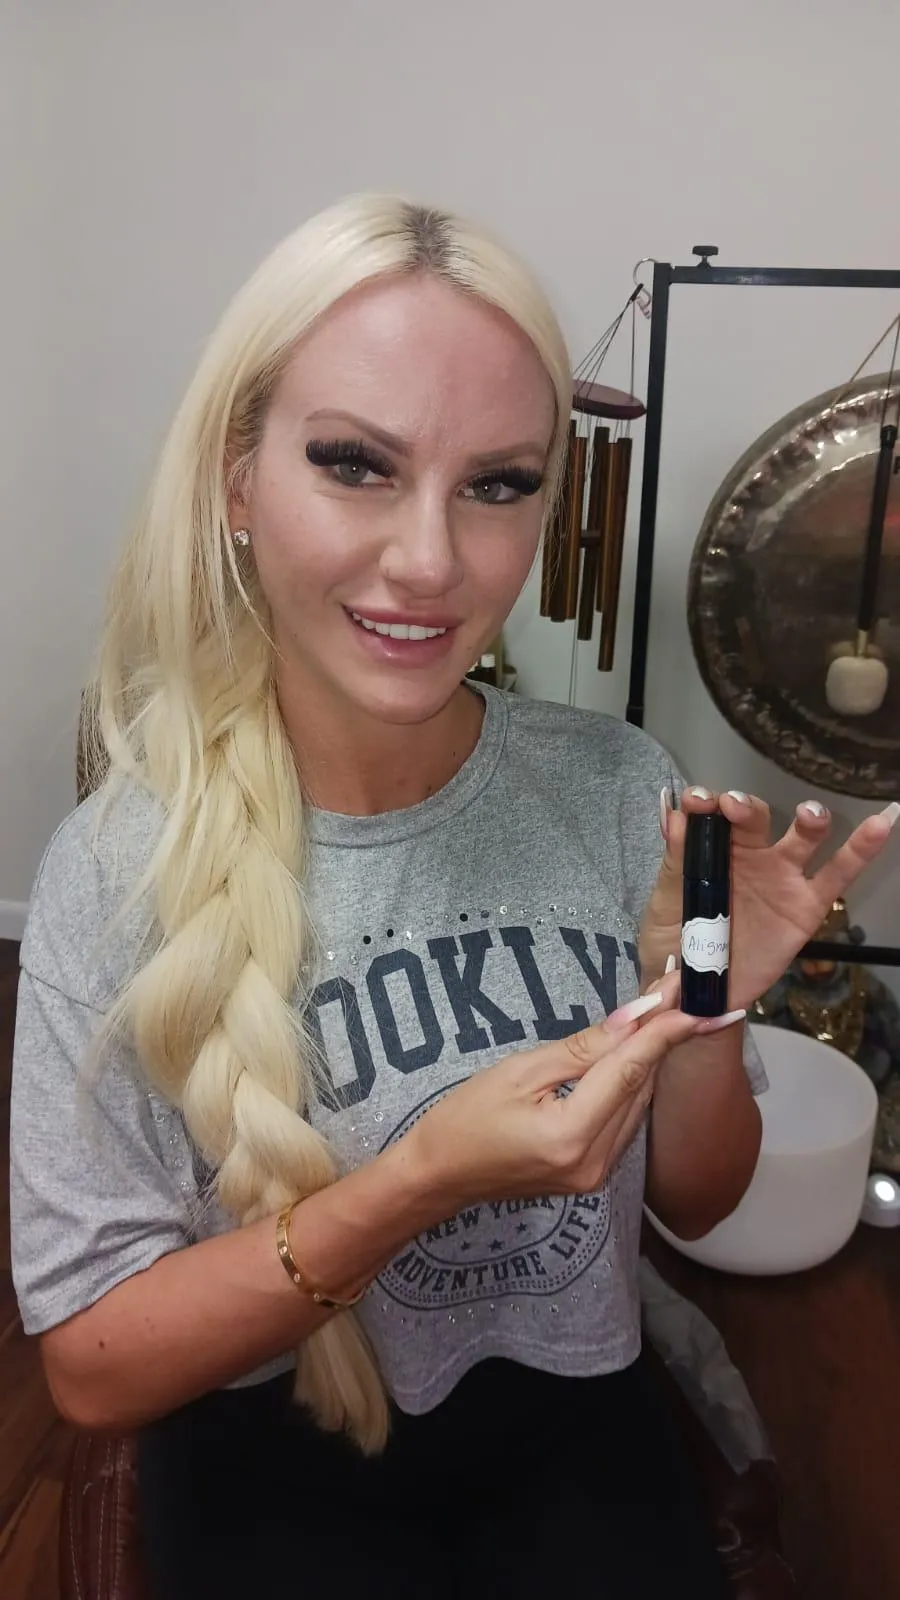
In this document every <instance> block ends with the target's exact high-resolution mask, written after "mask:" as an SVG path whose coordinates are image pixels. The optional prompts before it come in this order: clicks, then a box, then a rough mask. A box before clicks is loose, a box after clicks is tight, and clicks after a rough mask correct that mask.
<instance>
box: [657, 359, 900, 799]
mask: <svg viewBox="0 0 900 1600" xmlns="http://www.w3.org/2000/svg"><path fill="white" fill-rule="evenodd" d="M886 396H889V399H890V403H891V404H892V405H893V407H894V409H895V410H896V402H897V399H898V398H900V383H898V381H897V380H896V379H895V380H894V382H893V383H891V380H890V378H889V376H888V374H882V375H881V376H874V377H871V376H870V377H868V378H865V379H861V380H857V381H856V382H855V383H854V384H852V385H851V386H849V387H847V386H846V385H845V386H843V387H840V388H836V389H832V390H829V391H828V392H826V393H825V394H821V395H818V396H817V397H816V399H814V400H811V401H808V402H807V403H806V404H805V405H802V406H798V408H797V409H796V410H795V411H792V412H790V413H789V415H787V416H785V417H782V419H781V420H780V421H779V422H776V423H775V425H774V426H773V427H771V428H769V429H768V430H767V431H766V432H765V433H764V434H762V435H761V437H760V438H759V439H757V440H756V442H755V444H753V445H751V447H750V449H749V450H748V451H747V452H746V453H745V454H744V455H743V456H742V457H741V459H740V460H739V461H738V462H737V463H736V465H735V466H734V467H733V468H732V470H731V471H730V472H729V474H728V476H727V477H726V478H725V480H724V482H723V483H722V484H721V486H720V488H719V489H718V491H717V493H716V495H715V497H714V499H713V500H712V502H711V504H710V506H709V509H708V510H707V513H706V516H705V518H704V520H703V525H702V527H701V529H700V532H699V534H698V536H697V540H696V543H695V545H694V550H693V555H692V558H691V564H690V572H689V577H688V623H689V627H690V634H691V643H692V645H693V650H694V655H695V658H696V661H697V665H698V667H699V670H700V673H701V676H702V678H703V681H704V683H705V685H706V688H707V690H708V691H709V693H710V695H711V696H712V699H713V700H714V702H715V704H716V705H717V706H718V708H719V710H720V711H721V713H722V715H723V716H724V717H725V718H726V720H727V721H728V722H729V723H730V724H731V726H732V727H733V728H734V729H735V730H736V731H737V732H738V733H739V734H740V735H741V736H742V737H743V738H744V739H746V740H747V742H748V743H749V744H751V745H752V746H753V747H754V749H756V750H759V751H761V753H762V754H763V755H765V756H768V757H769V758H770V760H772V761H774V762H776V763H777V765H778V766H780V767H783V768H784V769H785V771H786V772H791V773H794V774H795V775H796V776H797V777H801V778H803V779H805V780H806V781H807V782H809V783H811V784H816V785H818V786H820V787H821V788H823V789H830V790H834V791H836V792H838V793H842V794H850V795H859V796H863V797H865V798H868V799H880V800H894V799H896V798H897V796H898V794H900V478H898V475H897V470H896V468H897V462H896V460H895V461H894V471H893V473H892V476H891V480H890V489H889V492H888V502H887V511H886V515H885V522H884V536H883V544H882V553H881V568H880V575H879V581H878V592H877V606H876V618H877V621H876V625H875V627H874V629H873V633H872V640H873V644H874V648H875V650H876V651H877V653H878V654H879V655H880V656H881V657H882V658H883V660H884V662H885V664H886V666H887V668H888V685H887V691H886V694H885V696H884V700H883V702H882V704H881V705H880V707H879V708H878V709H877V710H876V711H874V712H872V713H870V714H868V715H865V716H855V715H849V714H843V713H840V712H836V711H835V710H833V709H832V707H831V705H829V702H828V700H827V699H826V695H825V682H826V677H827V675H828V668H829V664H830V661H831V660H832V657H833V655H834V653H835V649H836V647H838V646H839V645H840V643H841V641H852V640H853V639H854V636H855V634H856V626H857V607H858V605H859V596H860V585H861V582H862V573H863V563H864V554H865V547H866V536H867V531H868V524H869V516H870V507H871V504H872V494H873V483H874V479H875V470H876V465H877V461H878V455H879V444H880V437H881V425H882V422H883V415H884V409H885V397H886Z"/></svg>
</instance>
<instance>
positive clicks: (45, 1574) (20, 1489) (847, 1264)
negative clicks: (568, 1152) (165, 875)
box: [0, 942, 900, 1600]
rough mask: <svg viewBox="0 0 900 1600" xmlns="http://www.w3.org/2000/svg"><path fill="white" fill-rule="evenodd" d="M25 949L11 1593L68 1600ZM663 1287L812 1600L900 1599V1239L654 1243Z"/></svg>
mask: <svg viewBox="0 0 900 1600" xmlns="http://www.w3.org/2000/svg"><path fill="white" fill-rule="evenodd" d="M17 954H18V951H17V947H16V946H15V945H11V944H4V943H2V942H0V1596H2V1600H57V1584H56V1527H57V1517H58V1510H59V1501H60V1492H61V1481H62V1476H63V1473H64V1469H65V1464H66V1460H67V1457H68V1452H69V1449H70V1448H71V1434H70V1432H69V1430H68V1429H67V1428H66V1427H65V1426H64V1425H63V1424H62V1423H61V1422H60V1421H59V1420H58V1419H57V1418H56V1416H55V1413H54V1410H53V1406H52V1403H51V1401H50V1397H49V1395H48V1393H47V1390H46V1387H45V1384H44V1381H43V1378H42V1376H41V1371H40V1365H39V1361H38V1356H37V1351H36V1349H35V1348H34V1346H33V1344H32V1343H30V1342H29V1341H27V1340H26V1339H25V1337H24V1335H23V1333H22V1328H21V1324H20V1322H19V1319H18V1315H17V1312H16V1307H15V1300H14V1297H13V1292H12V1282H11V1279H10V1271H9V1215H8V1199H7V1183H6V1172H7V1164H8V1153H9V1151H8V1137H9V1076H10V1059H11V1054H12V1031H13V1020H14V1014H15V988H16V971H17V968H16V960H17ZM648 1250H649V1253H650V1254H651V1256H652V1257H653V1259H654V1260H655V1262H656V1264H657V1266H658V1267H660V1269H661V1270H662V1271H663V1272H664V1274H665V1276H666V1277H668V1278H669V1280H670V1281H671V1282H673V1283H674V1284H675V1285H676V1287H677V1288H679V1289H681V1291H682V1292H683V1293H684V1294H687V1295H688V1296H689V1297H690V1298H691V1299H693V1300H695V1301H696V1302H697V1303H698V1304H699V1305H701V1306H702V1307H703V1309H704V1310H705V1311H706V1312H707V1314H708V1315H709V1316H710V1317H711V1318H712V1320H713V1321H714V1322H715V1323H716V1325H717V1326H718V1327H719V1328H720V1329H721V1331H722V1333H723V1335H724V1338H725V1341H726V1343H727V1345H728V1347H729V1350H730V1352H731V1354H732V1357H733V1358H734V1360H735V1362H736V1364H737V1365H738V1367H739V1368H740V1370H741V1371H742V1372H743V1374H744V1376H745V1378H746V1379H747V1382H748V1384H749V1386H750V1389H751V1391H752V1393H753V1395H754V1397H755V1399H756V1402H757V1404H758V1406H759V1408H760V1411H761V1413H762V1415H763V1417H764V1419H765V1421H766V1424H767V1427H768V1429H769V1432H770V1434H771V1436H772V1440H773V1444H774V1447H775V1452H776V1455H777V1457H778V1462H779V1466H780V1469H781V1473H782V1477H783V1480H784V1489H785V1532H786V1537H787V1542H788V1547H789V1554H790V1555H791V1557H792V1559H793V1561H794V1563H795V1566H796V1570H797V1573H798V1577H799V1578H800V1580H801V1585H802V1596H803V1600H875V1597H876V1596H877V1597H879V1600H880V1597H884V1600H889V1597H892V1596H900V1514H898V1509H897V1500H898V1486H900V1232H896V1233H895V1232H886V1233H880V1232H877V1231H875V1230H872V1229H867V1228H860V1229H858V1230H857V1233H856V1235H855V1237H854V1239H853V1240H852V1241H851V1243H850V1245H848V1247H847V1248H846V1249H845V1250H844V1251H842V1252H841V1254H840V1256H838V1257H837V1258H836V1259H835V1260H834V1261H831V1262H828V1263H827V1264H826V1265H825V1266H823V1267H820V1268H817V1269H816V1270H815V1271H814V1272H810V1273H806V1274H804V1275H802V1276H795V1277H790V1278H780V1279H769V1280H759V1279H752V1278H731V1277H727V1276H725V1275H723V1274H720V1273H714V1272H707V1271H705V1270H704V1269H703V1268H699V1267H696V1266H694V1265H693V1264H692V1263H691V1262H688V1261H687V1260H685V1258H684V1257H682V1256H680V1255H678V1254H676V1253H675V1252H674V1251H671V1250H670V1249H669V1248H668V1247H667V1246H665V1245H664V1244H663V1243H662V1241H660V1240H658V1239H656V1238H655V1236H651V1237H650V1238H648Z"/></svg>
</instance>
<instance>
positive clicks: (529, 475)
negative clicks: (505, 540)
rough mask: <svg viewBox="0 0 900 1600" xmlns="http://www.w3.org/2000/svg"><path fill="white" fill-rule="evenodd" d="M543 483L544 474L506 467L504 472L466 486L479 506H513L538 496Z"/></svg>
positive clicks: (468, 495)
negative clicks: (534, 495)
mask: <svg viewBox="0 0 900 1600" xmlns="http://www.w3.org/2000/svg"><path fill="white" fill-rule="evenodd" d="M543 481H544V478H543V474H542V473H540V472H534V471H533V470H532V469H531V468H529V467H505V468H504V470H503V471H502V472H494V473H492V474H490V475H489V476H487V477H484V478H473V479H472V481H471V482H470V483H467V484H466V490H465V493H466V498H469V497H471V498H472V499H473V500H475V501H476V502H477V504H478V505H482V506H511V505H514V504H515V502H516V501H517V500H521V499H522V498H523V497H525V496H529V495H533V494H537V493H538V491H539V489H540V487H541V485H542V483H543Z"/></svg>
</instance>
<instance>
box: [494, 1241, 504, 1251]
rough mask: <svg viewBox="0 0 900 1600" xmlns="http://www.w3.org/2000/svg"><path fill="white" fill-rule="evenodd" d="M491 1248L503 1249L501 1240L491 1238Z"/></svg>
mask: <svg viewBox="0 0 900 1600" xmlns="http://www.w3.org/2000/svg"><path fill="white" fill-rule="evenodd" d="M491 1249H492V1250H502V1249H503V1241H502V1240H501V1239H492V1240H491Z"/></svg>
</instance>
